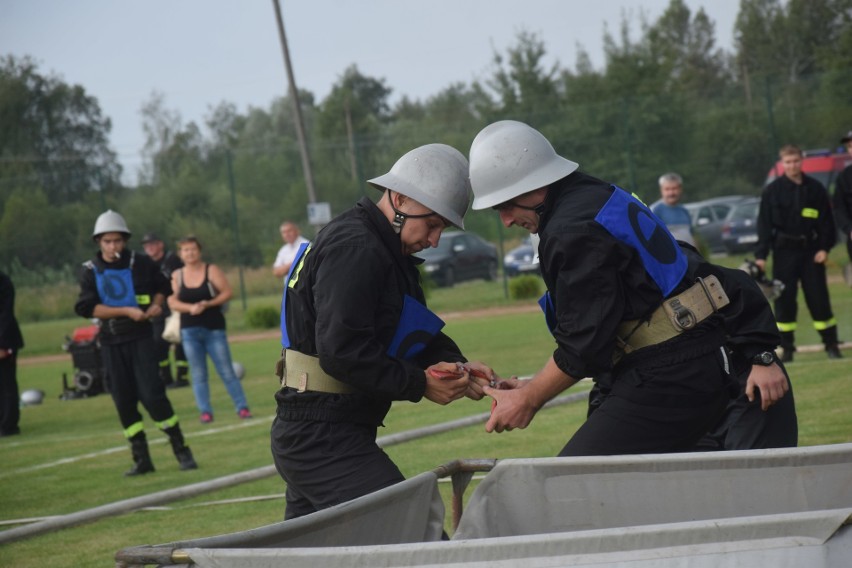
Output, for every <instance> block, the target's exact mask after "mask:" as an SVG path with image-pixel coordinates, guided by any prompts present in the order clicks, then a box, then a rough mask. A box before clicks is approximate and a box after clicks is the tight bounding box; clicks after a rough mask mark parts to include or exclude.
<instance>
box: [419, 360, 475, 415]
mask: <svg viewBox="0 0 852 568" xmlns="http://www.w3.org/2000/svg"><path fill="white" fill-rule="evenodd" d="M425 374H426V392H425V393H423V396H425V397H426V398H427V399H429V400H431V401H432V402H435V403H437V404H441V405H444V404H449V403H451V402H452V401H454V400H457V399H459V398H461V397H463V396H464V395H465V393H466V392H467V390H468V387H469V386H470V376H469V375H468V373H467V371H466V370H465V369H463V368H461V367H459V365H458V364H457V363H435V364H434V365H432V366H430V367H429V368H428V369H426V371H425Z"/></svg>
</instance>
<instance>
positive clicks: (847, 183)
mask: <svg viewBox="0 0 852 568" xmlns="http://www.w3.org/2000/svg"><path fill="white" fill-rule="evenodd" d="M840 143H841V144H842V145H843V146H844V147H845V148H846V151H847V152H848V153H849V155H850V156H852V130H850V131H849V132H847V133H846V136H844V137H843V138H841V139H840ZM834 218H835V219H836V221H837V228H838V229H840V232H841V233H843V236H844V238H845V239H846V252H847V254H848V255H849V260H850V261H852V165H849V166H846V168H845V169H844V170H843V171H842V172H840V175H839V176H838V177H837V182H836V184H835V186H834Z"/></svg>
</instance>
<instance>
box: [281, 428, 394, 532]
mask: <svg viewBox="0 0 852 568" xmlns="http://www.w3.org/2000/svg"><path fill="white" fill-rule="evenodd" d="M272 456H273V458H274V460H275V468H276V469H277V470H278V473H279V474H281V477H282V478H283V479H284V481H286V482H287V492H286V498H287V510H286V512H285V515H284V518H285V520H286V519H295V518H296V517H301V516H303V515H307V514H309V513H313V512H315V511H319V510H321V509H326V508H328V507H331V506H333V505H338V504H340V503H345V502H346V501H351V500H352V499H355V498H357V497H361V496H363V495H367V494H369V493H373V492H374V491H378V490H379V489H383V488H385V487H389V486H391V485H394V484H396V483H399V482H401V481H403V480H404V479H405V477H403V475H402V473H401V472H400V471H399V468H397V467H396V464H394V463H393V461H391V459H390V458H389V457H388V456H387V454H385V452H384V451H382V449H381V448H380V447H379V446H378V445H377V444H376V427H375V426H369V425H365V424H352V423H349V422H312V421H297V422H288V421H284V420H281V419H280V418H278V417H276V418H275V420H274V421H273V423H272Z"/></svg>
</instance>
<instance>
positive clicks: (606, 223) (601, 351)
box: [470, 121, 789, 456]
mask: <svg viewBox="0 0 852 568" xmlns="http://www.w3.org/2000/svg"><path fill="white" fill-rule="evenodd" d="M578 167H579V166H578V164H576V163H574V162H572V161H570V160H567V159H565V158H563V157H561V156H559V155H557V154H556V152H555V151H554V150H553V147H552V146H551V145H550V142H548V141H547V139H546V138H545V137H544V136H542V134H541V133H539V132H538V131H536V130H535V129H533V128H531V127H530V126H528V125H526V124H523V123H520V122H516V121H500V122H496V123H494V124H491V125H489V126H487V127H486V128H485V129H483V130H482V131H481V132H480V133H479V134H478V135H477V137H476V138H475V139H474V141H473V144H472V146H471V150H470V179H471V186H472V188H473V193H474V202H473V208H474V209H485V208H489V207H491V208H494V209H496V210H497V211H498V212H499V214H500V218H501V221H502V222H503V224H504V225H506V226H507V227H508V226H511V225H518V226H521V227H523V228H525V229H527V230H528V231H530V232H531V233H537V234H538V235H539V237H540V243H539V258H540V266H541V271H542V275H543V277H544V281H545V284H546V286H547V290H548V292H547V294H545V296H544V297H543V298H542V300H541V304H542V307H543V308H544V310H545V314H546V319H547V323H548V327H549V328H550V330H551V332H552V333H553V336H554V338H555V339H556V344H557V345H556V349H555V351H554V352H553V355H552V356H551V358H550V359H549V360H548V361H547V362H546V363H545V365H544V366H543V368H542V369H541V370H540V371H539V372H538V373H536V374H535V375H534V376H533V377H532V379H530V380H528V381H518V380H514V379H509V380H507V381H504V382H503V386H504V387H505V386H509V387H511V388H509V389H505V390H503V389H495V388H491V387H487V386H486V387H483V390H484V392H485V393H486V394H487V395H489V396H491V397H492V398H493V399H494V400H495V402H496V406H495V407H494V409H493V411H492V414H491V418H490V419H489V420H488V422H487V423H486V430H487V431H489V432H492V431H496V432H502V431H504V430H512V429H513V428H525V427H526V426H527V425H528V424H529V423H530V421H531V420H532V419H533V417H534V416H535V413H536V412H537V411H538V409H540V408H541V407H542V406H543V405H544V404H545V403H546V402H547V401H548V400H550V399H551V398H553V397H554V396H556V395H557V394H559V393H560V392H562V391H564V390H565V389H567V388H569V387H570V386H572V385H573V384H575V383H576V382H577V381H578V380H580V379H582V378H583V377H592V378H594V380H595V381H596V384H597V385H598V386H599V387H600V388H601V389H602V390H604V391H605V392H606V393H607V396H606V397H605V398H603V399H602V401H601V403H600V405H599V406H597V407H596V408H595V409H594V411H593V412H591V413H590V415H589V417H588V419H587V420H586V422H585V423H584V424H583V425H582V426H581V427H580V428H579V430H578V431H577V432H576V433H575V434H574V436H573V437H572V438H571V439H570V440H569V441H568V443H567V444H566V445H565V446H564V448H563V449H562V450H561V451H560V452H559V455H560V456H577V455H615V454H637V453H660V452H677V451H688V450H691V449H693V447H694V446H695V444H696V443H697V441H698V440H699V439H700V438H701V437H702V436H703V435H704V434H705V433H706V432H707V431H708V430H709V429H710V428H711V427H713V426H714V425H715V424H717V423H718V422H719V420H720V419H721V418H722V416H723V413H724V411H725V408H726V407H727V404H728V402H729V400H730V396H731V390H732V389H735V388H736V381H735V378H734V377H733V376H732V374H731V371H732V367H731V365H732V356H731V351H732V350H734V351H736V356H737V357H738V358H740V359H741V360H743V361H745V362H747V364H748V365H749V366H750V371H749V376H748V379H747V384H746V386H745V389H744V391H745V393H746V396H747V397H748V399H749V400H752V401H756V400H759V401H760V402H759V405H760V407H761V408H762V409H764V410H765V409H767V408H769V407H770V406H771V405H773V404H775V403H776V402H777V401H778V400H780V399H781V398H782V397H784V395H785V393H786V392H787V391H788V389H789V382H788V380H787V377H786V375H785V373H784V371H783V369H782V367H781V366H780V365H779V364H778V363H777V361H776V360H775V357H774V352H773V351H772V350H773V349H774V347H775V346H776V345H777V341H778V336H777V332H776V331H775V329H774V327H773V325H772V314H771V311H770V310H768V309H764V310H762V309H761V306H762V307H765V308H768V306H767V305H766V301H765V299H764V298H763V297H762V294H761V292H760V291H759V289H758V288H757V287H756V286H752V287H751V288H745V289H744V288H743V287H741V286H739V285H738V281H737V280H735V279H733V278H729V275H728V274H727V273H726V271H725V270H724V269H721V268H720V267H716V266H713V265H711V264H709V263H707V262H706V261H704V259H703V258H702V257H701V256H700V255H699V254H698V253H697V252H696V251H695V249H693V248H691V247H690V246H689V245H687V244H685V243H681V244H678V243H677V241H675V240H674V238H673V237H672V235H671V233H670V232H669V231H668V230H667V229H666V227H665V224H664V223H663V222H662V221H660V220H659V219H658V218H657V217H656V216H654V215H653V213H651V211H650V210H649V209H648V208H647V207H646V206H645V205H644V204H643V203H641V202H640V201H639V200H638V199H636V198H635V197H633V196H632V195H631V194H629V193H628V192H626V191H624V190H622V189H620V188H618V187H616V186H614V185H611V184H609V183H606V182H603V181H601V180H598V179H595V178H593V177H591V176H588V175H585V174H583V173H580V172H578V171H576V170H577V168H578ZM755 299H757V300H759V301H760V302H762V304H757V305H755V303H754V300H755ZM729 335H736V340H735V341H732V340H731V339H729V338H728V336H729Z"/></svg>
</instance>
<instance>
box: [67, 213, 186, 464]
mask: <svg viewBox="0 0 852 568" xmlns="http://www.w3.org/2000/svg"><path fill="white" fill-rule="evenodd" d="M130 234H131V233H130V229H128V227H127V223H126V222H125V221H124V217H122V216H121V215H119V214H118V213H116V212H115V211H111V210H110V211H107V212H105V213H102V214H101V215H100V216H99V217H98V219H97V221H96V222H95V230H94V232H93V233H92V239H94V241H95V242H96V243H97V244H98V248H99V250H98V252H97V254H96V255H95V257H94V258H93V259H92V260H89V261H87V262H85V263H84V264H83V269H82V272H81V274H80V295H79V297H78V298H77V303H76V304H75V306H74V311H75V312H76V313H77V314H78V315H80V316H82V317H84V318H87V319H91V318H97V319H98V320H99V327H100V331H99V334H98V337H99V341H100V344H101V352H102V354H103V359H104V366H105V368H106V373H107V375H108V376H109V383H110V394H111V395H112V400H113V402H114V403H115V408H116V410H118V417H119V419H120V420H121V425H122V427H123V428H124V435H125V437H126V438H127V439H128V441H129V442H130V448H131V452H132V454H133V467H132V468H131V469H130V470H129V471H127V472H126V473H125V475H127V476H134V475H141V474H144V473H149V472H152V471H154V464H153V463H152V461H151V456H150V454H149V452H148V442H147V439H146V436H145V429H144V423H143V421H142V415H141V414H140V413H139V409H138V406H139V403H140V402H141V403H142V406H144V407H145V409H146V410H147V411H148V414H150V415H151V418H152V419H153V420H154V422H155V423H156V424H157V426H158V427H159V428H160V429H161V430H162V431H163V432H165V433H166V435H167V436H168V437H169V441H170V442H171V445H172V450H173V451H174V454H175V457H176V458H177V460H178V463H179V464H180V468H181V469H182V470H187V469H195V468H197V467H198V466H197V464H196V463H195V459H194V458H193V456H192V452H191V451H190V449H189V447H188V446H186V445H185V443H184V438H183V433H182V432H181V429H180V421H179V420H178V416H177V414H175V412H174V409H173V408H172V403H171V401H169V399H168V397H167V396H166V387H165V386H163V382H162V381H161V380H160V378H159V376H158V370H157V359H156V357H155V355H154V353H155V348H154V334H153V332H152V331H151V318H155V317H157V316H159V315H161V314H162V311H163V302H164V301H165V297H166V295H167V294H168V293H169V283H168V280H166V278H165V276H163V273H162V272H160V270H159V269H158V268H157V265H156V264H154V262H153V261H152V260H151V259H150V258H148V257H147V256H145V255H141V254H140V255H137V254H136V253H135V252H133V251H130V252H129V253H128V252H127V251H126V250H125V248H126V246H127V241H128V240H129V239H130Z"/></svg>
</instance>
